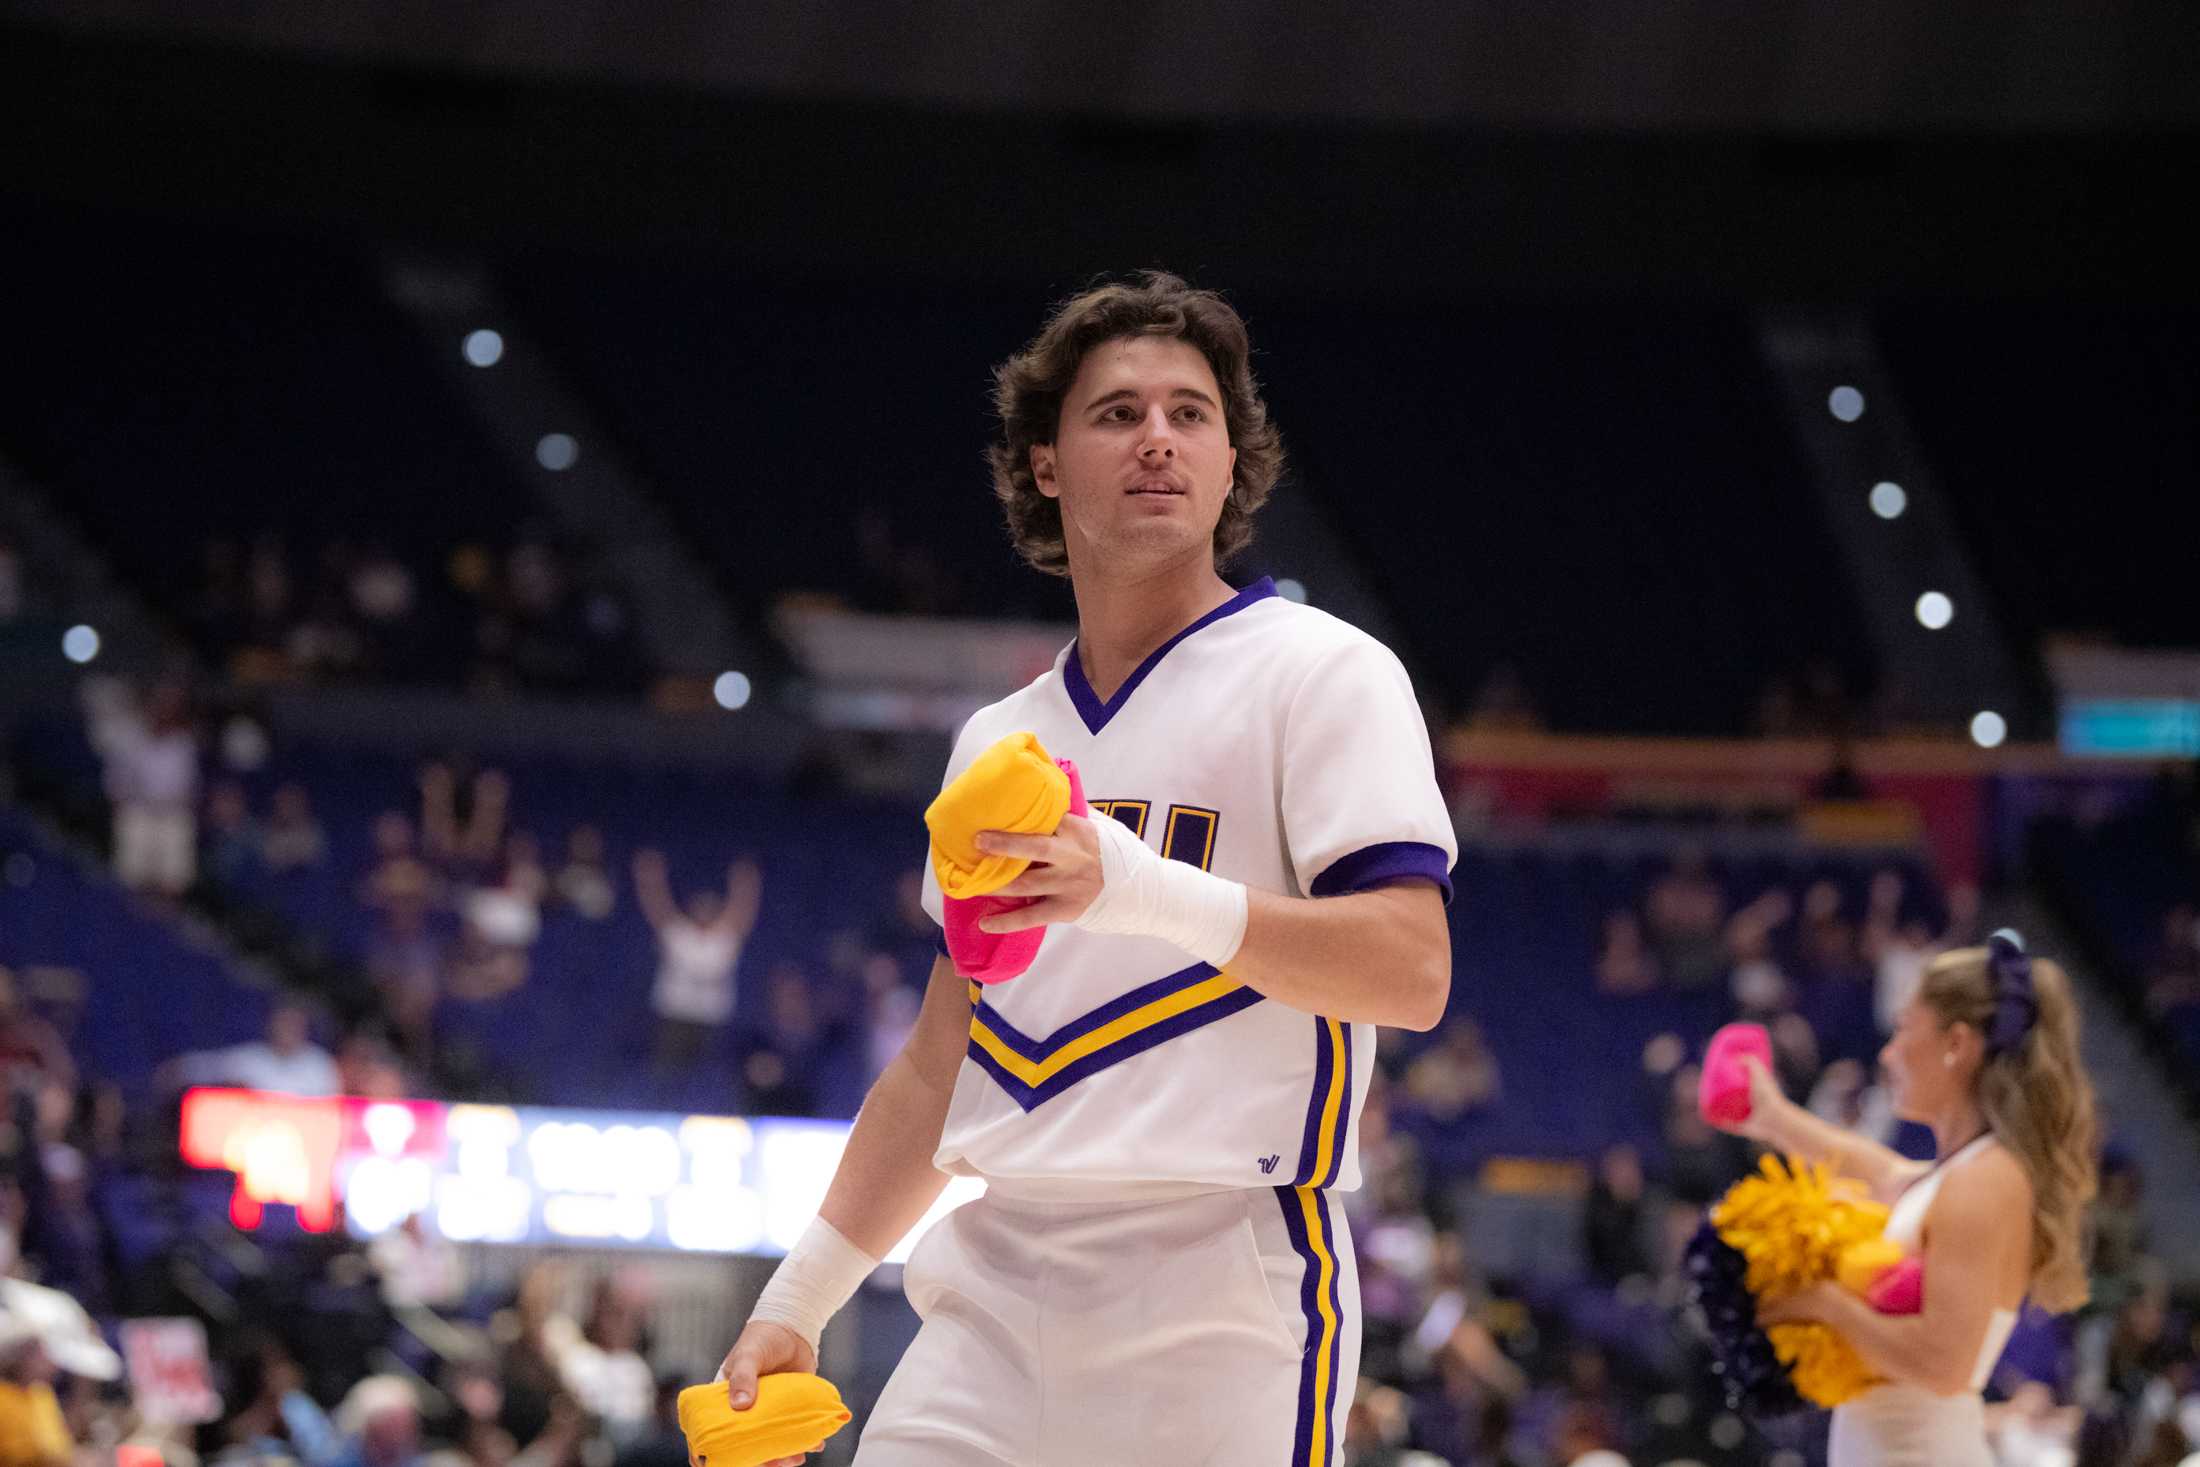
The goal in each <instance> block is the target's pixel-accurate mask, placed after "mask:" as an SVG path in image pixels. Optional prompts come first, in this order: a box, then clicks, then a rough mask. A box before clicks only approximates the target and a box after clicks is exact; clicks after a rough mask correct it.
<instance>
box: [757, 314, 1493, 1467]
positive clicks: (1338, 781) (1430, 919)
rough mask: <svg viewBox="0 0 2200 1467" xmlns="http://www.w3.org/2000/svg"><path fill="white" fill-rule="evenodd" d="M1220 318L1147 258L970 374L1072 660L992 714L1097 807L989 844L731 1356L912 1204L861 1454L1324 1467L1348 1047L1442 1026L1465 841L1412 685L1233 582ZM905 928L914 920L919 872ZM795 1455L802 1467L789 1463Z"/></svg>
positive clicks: (1232, 455)
mask: <svg viewBox="0 0 2200 1467" xmlns="http://www.w3.org/2000/svg"><path fill="white" fill-rule="evenodd" d="M1249 359H1250V346H1249V343H1248V341H1247V337H1246V331H1245V325H1244V322H1243V321H1242V320H1241V319H1240V318H1239V317H1238V315H1237V313H1236V312H1235V311H1234V310H1233V309H1232V308H1231V307H1230V306H1229V305H1228V304H1226V303H1225V302H1224V301H1223V300H1222V298H1221V297H1219V296H1217V295H1215V294H1213V293H1212V292H1209V291H1204V290H1194V289H1191V288H1190V287H1188V286H1187V285H1186V284H1185V283H1184V282H1183V281H1181V280H1179V279H1177V278H1176V277H1174V276H1171V275H1166V274H1158V273H1155V274H1147V275H1142V276H1139V277H1137V278H1136V279H1135V280H1133V281H1131V282H1129V283H1124V284H1112V285H1106V286H1102V287H1100V288H1098V289H1094V290H1091V291H1088V292H1086V293H1085V294H1083V295H1080V296H1077V297H1076V298H1074V299H1072V300H1070V301H1068V302H1067V303H1066V304H1064V305H1062V306H1061V307H1060V308H1059V309H1058V310H1057V311H1056V312H1055V313H1054V315H1053V316H1052V317H1051V318H1050V319H1049V320H1048V321H1047V323H1046V325H1045V326H1044V327H1043V328H1042V329H1041V331H1040V333H1039V335H1038V336H1037V338H1035V339H1034V340H1033V341H1032V342H1031V343H1030V344H1029V345H1028V346H1027V347H1026V348H1025V349H1024V350H1023V351H1022V352H1020V353H1019V354H1017V355H1016V356H1014V357H1011V358H1010V359H1009V360H1008V361H1007V362H1006V363H1004V364H1003V365H1002V366H1001V367H1000V368H999V369H998V370H997V372H996V373H995V377H996V383H997V386H996V394H995V396H996V406H997V408H998V410H999V414H1000V420H1001V436H1000V439H999V441H998V442H997V443H996V444H995V445H994V446H993V448H992V450H991V459H992V464H993V479H994V492H995V494H996V495H997V496H998V497H999V499H1000V501H1001V505H1002V507H1003V509H1004V511H1005V512H1006V515H1007V519H1008V524H1009V528H1010V531H1011V533H1012V535H1013V536H1014V538H1015V541H1016V544H1017V547H1018V549H1019V550H1020V551H1021V553H1022V554H1023V556H1024V558H1025V560H1027V561H1028V562H1030V564H1031V565H1032V566H1033V567H1034V568H1036V569H1038V570H1040V571H1043V572H1046V573H1048V574H1051V575H1061V576H1067V577H1068V578H1069V581H1070V585H1071V588H1072V590H1073V591H1074V593H1075V595H1076V599H1077V640H1076V641H1074V642H1072V643H1071V644H1070V645H1069V646H1068V647H1067V648H1065V649H1064V651H1063V653H1062V655H1061V656H1060V657H1058V658H1057V659H1056V660H1055V664H1054V667H1053V669H1052V670H1051V671H1049V672H1047V673H1046V674H1045V675H1044V676H1042V677H1040V678H1039V679H1038V680H1037V681H1036V682H1033V683H1032V684H1031V685H1030V686H1029V687H1026V688H1024V689H1023V690H1022V691H1020V692H1017V693H1014V694H1012V695H1010V696H1009V697H1007V698H1005V699H1003V700H1002V701H1000V702H998V703H996V704H994V705H992V706H991V707H989V708H986V709H984V710H982V711H981V712H979V713H978V714H977V715H976V716H975V717H973V718H972V719H971V720H970V723H969V724H968V726H966V727H965V728H964V729H963V731H962V734H961V736H960V737H959V738H958V739H957V741H956V746H955V752H954V755H953V757H952V759H951V760H950V761H949V766H948V770H947V777H948V778H950V779H952V778H953V777H954V776H955V775H957V774H958V773H960V772H961V771H962V770H963V769H964V768H965V767H966V766H967V765H968V764H969V763H970V761H971V760H972V759H974V758H975V757H976V756H977V755H978V753H980V752H981V751H983V750H984V749H985V748H986V747H987V746H988V745H990V744H992V743H993V742H994V741H995V740H997V739H999V738H1001V737H1002V736H1004V735H1007V734H1011V733H1016V732H1030V733H1034V734H1036V735H1037V736H1038V738H1039V740H1040V742H1041V743H1042V744H1044V746H1045V747H1046V750H1047V752H1048V753H1049V754H1051V755H1053V756H1054V757H1056V758H1065V759H1070V760H1074V761H1075V762H1076V764H1077V766H1078V768H1079V770H1080V772H1081V774H1082V776H1083V780H1084V788H1085V791H1086V793H1087V795H1088V797H1089V798H1090V800H1091V803H1092V806H1093V817H1094V818H1092V819H1080V818H1078V817H1076V816H1067V817H1065V818H1064V819H1063V821H1062V824H1061V827H1060V829H1059V830H1057V831H1056V833H1055V834H1053V835H1049V836H1035V835H1011V834H1006V833H997V834H992V835H988V836H985V837H981V845H982V846H983V847H984V848H985V849H986V850H988V851H989V852H991V853H993V854H997V855H1004V856H1020V857H1026V858H1028V859H1030V860H1031V861H1032V862H1033V863H1034V864H1033V865H1032V866H1031V867H1030V869H1028V870H1027V871H1026V872H1025V873H1024V874H1023V875H1022V876H1019V877H1018V878H1017V879H1016V880H1015V881H1014V882H1013V883H1012V884H1010V885H1009V886H1008V887H1006V888H1004V889H1003V891H1002V893H1001V894H1002V895H1005V896H1025V897H1031V898H1035V899H1036V900H1035V902H1034V903H1033V904H1032V905H1030V906H1028V907H1025V908H1022V909H1020V910H1016V911H1012V912H1009V913H1006V914H1003V915H1000V916H995V917H990V918H987V919H986V924H987V927H988V929H989V930H995V931H1008V930H1013V929H1017V928H1023V927H1029V926H1033V925H1038V924H1048V926H1047V932H1046V937H1045V941H1044V943H1043V944H1042V946H1041V947H1040V949H1039V953H1038V956H1037V958H1036V959H1035V960H1034V961H1033V963H1032V965H1031V967H1030V969H1029V970H1028V971H1027V972H1025V973H1024V974H1023V975H1022V976H1021V977H1018V978H1016V979H1014V980H1013V981H1011V982H1007V983H1001V984H996V985H992V986H989V987H986V988H984V989H982V990H981V989H980V988H979V987H978V985H976V984H972V983H969V982H966V981H965V980H964V979H962V978H960V977H958V976H957V975H956V973H955V970H954V968H953V966H952V964H950V963H949V961H948V960H947V959H946V958H945V957H942V958H941V959H940V961H939V962H937V963H936V964H934V966H933V970H932V977H931V985H930V988H929V990H928V991H927V994H926V997H925V1000H924V1007H923V1012H922V1016H921V1018H920V1019H919V1021H918V1024H917V1027H916V1030H915V1032H914V1033H913V1034H912V1035H911V1037H910V1039H909V1042H908V1044H907V1047H906V1048H904V1049H903V1051H902V1053H901V1054H900V1056H899V1057H898V1058H896V1059H895V1060H894V1062H893V1063H892V1064H891V1065H890V1066H889V1067H888V1068H887V1070H886V1071H885V1073H884V1074H882V1075H881V1076H880V1077H879V1080H878V1083H877V1084H876V1085H875V1086H874V1087H873V1088H872V1090H871V1094H870V1096H869V1098H868V1099H867V1100H866V1102H865V1103H864V1107H863V1111H862V1113H861V1114H860V1115H859V1116H858V1117H857V1119H856V1124H855V1131H854V1134H853V1135H852V1136H851V1137H850V1140H849V1144H848V1149H847V1153H846V1156H845V1157H844V1159H843V1160H842V1162H841V1164H840V1170H839V1173H838V1174H837V1175H836V1176H835V1178H834V1180H833V1184H832V1188H831V1190H830V1191H829V1192H828V1194H827V1195H826V1198H825V1203H824V1206H823V1208H822V1209H821V1210H820V1212H819V1215H818V1218H817V1221H816V1222H815V1223H814V1224H812V1226H811V1227H810V1229H809V1231H808V1232H807V1233H806V1234H805V1235H804V1236H803V1238H802V1239H801V1240H800V1242H799V1243H798V1244H797V1245H796V1247H795V1248H794V1250H793V1251H792V1252H790V1253H789V1254H788V1256H787V1258H786V1260H785V1261H784V1262H783V1263H782V1264H781V1265H780V1267H779V1269H778V1271H777V1273H776V1274H775V1275H774V1276H773V1278H772V1281H771V1283H770V1284H769V1286H767V1288H766V1289H765V1291H764V1294H763V1296H762V1298H760V1299H759V1300H758V1302H757V1306H756V1309H755V1312H754V1313H753V1314H752V1315H751V1316H750V1318H749V1322H748V1325H747V1327H746V1328H745V1329H743V1330H742V1332H741V1336H740V1338H739V1339H738V1340H737V1341H736V1342H735V1344H734V1346H733V1349H732V1351H731V1352H730V1353H729V1354H728V1355H727V1357H726V1361H725V1365H724V1368H723V1370H722V1374H723V1375H724V1377H725V1378H726V1379H727V1381H728V1382H729V1387H730V1390H731V1392H732V1395H733V1399H734V1405H735V1406H736V1407H743V1406H746V1405H747V1404H748V1402H749V1401H750V1400H751V1399H753V1396H754V1392H755V1388H756V1378H757V1376H758V1375H759V1374H760V1373H769V1372H773V1371H782V1370H811V1369H814V1368H815V1366H816V1359H817V1354H816V1351H817V1340H818V1335H819V1333H820V1331H821V1330H822V1329H823V1328H824V1325H825V1322H826V1320H827V1319H828V1318H829V1317H830V1316H831V1315H832V1313H833V1312H834V1311H835V1310H836V1309H838V1308H839V1307H840V1306H841V1305H842V1304H843V1303H845V1302H846V1301H847V1299H848V1297H849V1296H850V1295H851V1294H852V1293H853V1292H854V1290H855V1288H856V1286H857V1284H858V1283H860V1282H861V1280H862V1279H863V1277H864V1276H865V1275H866V1274H868V1273H869V1272H870V1270H871V1269H872V1268H873V1267H874V1266H875V1265H876V1263H877V1260H878V1259H879V1257H880V1256H882V1255H883V1254H885V1253H886V1252H887V1251H888V1250H889V1249H890V1248H892V1247H893V1246H894V1245H895V1243H896V1242H898V1241H899V1240H900V1238H901V1237H902V1235H903V1234H904V1233H905V1232H907V1231H908V1230H909V1228H910V1227H912V1226H913V1225H914V1224H915V1223H916V1222H917V1220H918V1219H919V1218H921V1217H922V1216H923V1215H924V1213H925V1212H926V1210H927V1209H928V1208H930V1206H931V1205H932V1203H933V1201H934V1200H935V1199H936V1198H937V1197H938V1195H939V1192H940V1189H941V1188H942V1186H943V1185H944V1184H945V1182H946V1179H947V1176H948V1175H949V1174H958V1175H974V1176H979V1177H982V1178H984V1179H985V1181H986V1184H987V1191H986V1194H985V1196H984V1197H983V1198H982V1199H980V1200H978V1201H975V1202H972V1203H970V1204H969V1205H967V1206H965V1207H963V1208H961V1209H959V1210H957V1211H956V1212H953V1213H951V1214H949V1215H948V1217H947V1218H946V1219H945V1220H944V1221H942V1222H941V1223H940V1224H939V1225H938V1226H936V1227H935V1228H933V1229H932V1231H931V1232H930V1233H928V1234H927V1235H926V1236H925V1238H924V1239H923V1240H922V1241H921V1243H920V1244H919V1246H918V1248H917V1251H916V1253H915V1255H914V1256H913V1257H912V1258H911V1259H910V1262H909V1265H908V1269H907V1273H906V1287H907V1290H908V1294H909V1299H910V1302H911V1303H912V1304H913V1305H914V1306H915V1307H916V1310H917V1312H918V1314H919V1315H920V1316H922V1318H923V1321H924V1324H923V1328H922V1329H921V1330H920V1331H919V1333H918V1335H917V1337H916V1340H915V1341H914V1342H913V1343H912V1344H911V1345H910V1347H909V1350H908V1352H907V1353H906V1354H905V1355H904V1356H903V1357H902V1361H901V1364H900V1366H899V1367H898V1368H897V1369H896V1371H895V1372H894V1376H893V1379H892V1381H891V1382H890V1383H889V1384H888V1386H887V1388H886V1391H885V1393H884V1395H883V1396H882V1397H881V1398H880V1400H879V1403H878V1406H877V1408H876V1410H875V1411H874V1412H873V1413H872V1415H871V1418H870V1421H869V1424H868V1426H867V1428H866V1430H865V1432H864V1436H863V1440H862V1444H861V1446H860V1448H859V1450H858V1454H857V1459H856V1460H857V1463H858V1467H1131V1464H1144V1463H1161V1462H1170V1463H1207V1464H1214V1467H1255V1464H1258V1467H1286V1464H1289V1467H1331V1464H1334V1463H1338V1462H1341V1460H1342V1437H1343V1425H1344V1413H1345V1410H1346V1408H1347V1407H1348V1406H1349V1405H1350V1392H1351V1389H1352V1384H1353V1382H1354V1380H1355V1379H1356V1377H1357V1374H1358V1364H1359V1349H1360V1315H1359V1296H1358V1289H1357V1287H1356V1279H1355V1272H1354V1267H1353V1254H1352V1244H1351V1239H1350V1237H1349V1236H1348V1235H1347V1232H1346V1229H1345V1220H1344V1213H1343V1210H1342V1209H1341V1208H1340V1207H1339V1206H1338V1205H1337V1204H1336V1202H1335V1200H1334V1199H1333V1198H1332V1197H1331V1196H1330V1194H1331V1193H1332V1192H1334V1191H1338V1190H1341V1189H1349V1188H1353V1187H1356V1186H1358V1185H1359V1181H1360V1174H1359V1162H1358V1158H1357V1149H1358V1144H1357V1143H1358V1132H1357V1119H1358V1116H1359V1111H1360V1104H1361V1101H1362V1099H1363V1098H1364V1097H1365V1095H1366V1093H1367V1086H1368V1080H1369V1077H1370V1073H1371V1072H1372V1070H1373V1068H1374V1064H1375V1045H1374V1038H1375V1036H1374V1031H1373V1027H1372V1026H1374V1025H1377V1024H1389V1025H1396V1026H1399V1027H1402V1028H1410V1029H1427V1028H1430V1027H1433V1026H1434V1025H1435V1024H1436V1022H1437V1021H1438V1019H1439V1018H1440V1017H1441V1016H1442V1014H1443V1012H1444V1006H1445V1002H1446V999H1447V997H1448V995H1449V992H1450V985H1451V952H1450V942H1449V938H1448V935H1447V932H1446V928H1445V925H1444V910H1443V906H1444V902H1445V900H1446V899H1447V898H1448V897H1449V894H1450V884H1451V883H1450V877H1449V872H1450V869H1451V863H1452V860H1453V857H1454V856H1455V854H1456V847H1455V844H1454V841H1453V837H1452V831H1451V823H1450V820H1449V819H1448V817H1447V814H1446V811H1445V808H1444V803H1443V800H1442V798H1441V797H1440V796H1439V794H1438V792H1437V788H1436V779H1435V773H1434V770H1433V768H1432V765H1431V760H1430V755H1429V743H1428V734H1427V730H1426V728H1425V726H1424V725H1423V723H1422V720H1421V713H1420V709H1419V707H1418V706H1417V705H1416V704H1415V702H1414V697H1413V689H1412V687H1411V685H1410V684H1409V683H1408V681H1407V679H1406V675H1405V672H1404V670H1403V669H1402V668H1401V667H1400V666H1399V664H1398V660H1397V658H1396V657H1394V656H1393V655H1392V654H1391V653H1390V652H1389V651H1388V650H1387V649H1386V648H1384V647H1383V646H1382V645H1381V644H1380V643H1378V642H1376V641H1375V640H1374V639H1372V638H1370V637H1368V636H1367V635H1365V634H1364V633H1362V632H1360V631H1358V630H1357V629H1355V628H1353V627H1350V626H1347V625H1346V624H1345V623H1343V622H1341V621H1339V620H1337V619H1336V618H1335V617H1332V616H1329V615H1328V614H1326V613H1324V612H1321V611H1317V610H1314V609H1312V608H1310V607H1307V606H1302V605H1298V604H1295V603H1293V602H1290V601H1287V600H1285V599H1283V598H1282V597H1280V596H1278V595H1277V594H1276V592H1275V589H1274V587H1273V586H1272V585H1270V584H1269V583H1268V582H1267V581H1265V580H1264V581H1261V582H1258V583H1256V584H1254V585H1251V586H1247V587H1246V588H1244V589H1243V590H1236V589H1233V588H1232V587H1231V586H1230V585H1229V584H1228V583H1226V582H1225V581H1224V580H1223V579H1222V577H1221V576H1220V575H1219V574H1218V572H1217V567H1218V565H1219V564H1221V563H1223V562H1225V561H1226V560H1227V559H1228V557H1229V556H1230V555H1231V554H1232V553H1233V552H1235V551H1236V550H1238V549H1239V548H1241V547H1242V546H1243V545H1244V544H1245V542H1246V541H1247V540H1248V538H1250V535H1251V522H1252V517H1253V515H1254V513H1255V512H1256V511H1257V510H1258V509H1259V508H1260V506H1261V504H1262V502H1263V501H1264V500H1266V498H1267V497H1268V494H1269V491H1270V490H1271V489H1272V488H1273V487H1274V485H1275V482H1276V478H1277V475H1278V472H1279V471H1280V469H1281V467H1282V459H1283V452H1282V445H1281V443H1280V441H1279V439H1278V436H1277V433H1276V430H1275V428H1274V427H1273V426H1272V425H1271V424H1270V423H1269V421H1268V415H1267V409H1266V407H1265V406H1264V404H1263V403H1262V401H1261V397H1260V393H1259V389H1258V387H1257V386H1256V384H1255V382H1254V379H1253V374H1252V371H1251V368H1250V364H1249ZM926 903H927V906H928V908H929V909H930V910H931V912H932V914H933V915H934V917H935V918H937V917H938V916H939V915H940V910H941V909H940V895H939V890H938V887H937V884H936V882H934V881H933V880H931V879H930V875H929V873H928V875H927V886H926ZM790 1460H796V1459H790Z"/></svg>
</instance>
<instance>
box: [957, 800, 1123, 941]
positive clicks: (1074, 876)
mask: <svg viewBox="0 0 2200 1467" xmlns="http://www.w3.org/2000/svg"><path fill="white" fill-rule="evenodd" d="M978 849H979V850H981V851H983V852H985V853H986V854H987V855H989V856H1022V857H1023V858H1025V859H1026V860H1028V861H1030V862H1031V866H1030V867H1029V868H1028V869H1027V870H1026V871H1025V872H1024V874H1023V875H1021V876H1019V877H1017V878H1016V879H1015V880H1014V881H1011V882H1010V883H1008V885H1006V886H1004V887H1002V888H1000V890H998V891H996V892H994V893H993V895H995V896H1003V897H1023V898H1026V899H1033V898H1035V899H1036V900H1032V902H1031V905H1030V906H1028V907H1018V908H1017V909H1016V910H1014V911H1012V912H997V913H995V914H994V915H992V916H990V917H987V918H986V919H984V920H983V921H981V922H980V923H979V924H978V926H979V927H980V928H981V929H983V930H984V931H987V932H1021V931H1022V930H1023V929H1025V928H1027V927H1043V926H1045V925H1046V924H1048V923H1050V922H1074V921H1076V920H1077V919H1078V918H1079V917H1082V916H1084V915H1085V909H1086V908H1087V907H1090V906H1091V905H1092V904H1093V902H1094V901H1096V900H1098V898H1099V896H1100V888H1101V886H1102V885H1103V878H1102V875H1101V867H1100V833H1099V831H1097V830H1096V829H1094V828H1093V823H1092V822H1091V821H1090V820H1088V819H1086V818H1085V817H1083V816H1082V815H1064V816H1063V817H1062V823H1061V825H1060V826H1059V827H1057V828H1056V830H1055V832H1054V834H1052V835H1018V834H1016V833H1015V832H1013V831H1007V830H981V831H979V832H978Z"/></svg>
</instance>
